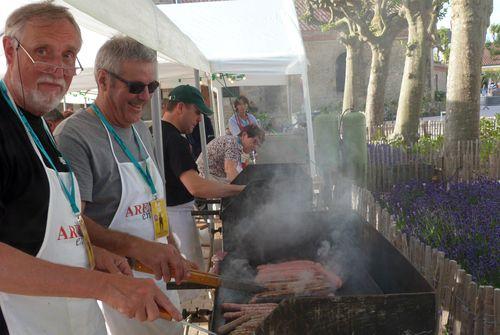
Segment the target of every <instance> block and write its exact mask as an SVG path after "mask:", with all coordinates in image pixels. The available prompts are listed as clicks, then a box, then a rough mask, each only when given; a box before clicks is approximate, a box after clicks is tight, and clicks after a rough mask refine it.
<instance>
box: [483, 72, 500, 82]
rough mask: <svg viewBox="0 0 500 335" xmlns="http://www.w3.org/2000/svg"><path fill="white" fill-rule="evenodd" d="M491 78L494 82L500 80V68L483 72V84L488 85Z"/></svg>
mask: <svg viewBox="0 0 500 335" xmlns="http://www.w3.org/2000/svg"><path fill="white" fill-rule="evenodd" d="M489 79H491V80H492V81H493V82H499V81H500V70H484V72H483V73H481V86H482V85H488V81H489Z"/></svg>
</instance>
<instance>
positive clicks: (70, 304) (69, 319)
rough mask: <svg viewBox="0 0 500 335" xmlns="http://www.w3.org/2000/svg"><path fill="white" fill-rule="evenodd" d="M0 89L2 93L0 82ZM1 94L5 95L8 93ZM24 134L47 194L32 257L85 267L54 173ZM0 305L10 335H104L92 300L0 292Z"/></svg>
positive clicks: (82, 247)
mask: <svg viewBox="0 0 500 335" xmlns="http://www.w3.org/2000/svg"><path fill="white" fill-rule="evenodd" d="M2 88H5V91H6V87H5V86H4V84H3V82H2ZM3 94H4V96H5V95H8V92H7V93H5V92H3ZM9 98H10V97H9ZM6 99H7V97H6ZM9 100H10V101H13V100H12V99H9ZM14 106H15V105H14ZM11 108H12V106H11ZM25 128H26V125H25ZM26 132H27V133H28V137H29V139H30V142H31V144H32V145H33V148H34V150H35V152H36V153H37V156H38V158H39V159H40V162H41V163H42V166H43V167H44V169H45V173H46V175H47V179H48V182H49V194H50V196H49V207H48V211H47V222H46V226H45V236H44V239H43V242H42V246H41V247H40V250H39V251H38V253H37V255H36V257H37V258H40V259H44V260H46V261H49V262H52V263H57V264H62V265H68V266H75V267H83V268H88V267H89V259H88V256H87V251H86V249H85V245H84V240H83V236H82V234H81V231H80V226H79V224H78V222H77V220H76V217H75V214H74V213H73V210H72V208H71V205H70V203H69V201H68V200H67V198H66V196H65V194H64V193H63V190H62V188H61V185H60V182H59V179H58V176H57V172H56V171H54V170H52V169H49V168H47V167H46V166H45V163H44V161H43V159H42V156H41V153H40V151H39V150H38V148H37V146H36V144H35V143H34V141H33V138H32V137H31V135H30V134H29V132H28V130H27V129H26ZM59 177H60V178H61V179H62V181H63V182H64V184H65V185H70V179H73V180H75V178H74V175H73V178H71V176H70V172H59ZM74 187H75V201H76V203H77V204H79V203H80V192H79V189H78V183H77V182H76V180H75V182H74ZM32 191H33V192H37V190H32ZM0 306H1V308H2V312H3V314H4V318H5V321H6V323H7V327H8V329H9V333H10V335H31V334H33V335H39V334H47V335H54V334H72V335H80V334H81V335H89V334H94V335H101V334H106V327H105V324H104V319H103V317H102V314H101V311H100V309H99V306H98V305H97V301H96V300H94V299H78V298H62V297H34V296H25V295H18V294H7V293H2V292H0Z"/></svg>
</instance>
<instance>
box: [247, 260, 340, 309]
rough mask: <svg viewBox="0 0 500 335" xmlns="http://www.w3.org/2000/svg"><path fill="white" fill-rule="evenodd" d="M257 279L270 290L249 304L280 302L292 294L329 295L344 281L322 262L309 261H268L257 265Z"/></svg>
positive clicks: (257, 296) (258, 295) (256, 296)
mask: <svg viewBox="0 0 500 335" xmlns="http://www.w3.org/2000/svg"><path fill="white" fill-rule="evenodd" d="M257 271H258V273H257V276H256V277H255V281H256V282H257V283H259V284H261V285H263V286H265V287H267V288H268V289H269V290H268V291H265V292H261V293H258V294H256V295H255V296H254V297H253V298H252V299H251V300H250V303H265V302H279V301H281V300H282V299H284V298H286V297H288V296H290V295H295V296H326V295H330V294H333V292H335V290H336V289H338V288H339V287H340V286H342V280H341V279H340V277H339V276H337V275H336V274H335V273H333V272H331V271H329V270H327V269H325V268H324V267H323V265H321V264H320V263H315V262H313V261H308V260H300V261H290V262H284V263H277V264H265V265H260V266H258V267H257Z"/></svg>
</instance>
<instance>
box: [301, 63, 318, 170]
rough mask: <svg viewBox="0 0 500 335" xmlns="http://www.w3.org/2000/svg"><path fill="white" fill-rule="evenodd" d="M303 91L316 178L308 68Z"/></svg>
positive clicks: (305, 71)
mask: <svg viewBox="0 0 500 335" xmlns="http://www.w3.org/2000/svg"><path fill="white" fill-rule="evenodd" d="M302 91H303V94H304V109H305V113H306V122H307V146H308V148H309V166H310V169H311V177H313V178H314V177H315V176H316V169H315V162H316V160H315V157H314V134H313V126H312V114H311V97H310V96H309V81H308V78H307V66H306V67H305V69H304V71H303V73H302Z"/></svg>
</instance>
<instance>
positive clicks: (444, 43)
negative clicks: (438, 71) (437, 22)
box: [435, 28, 451, 64]
mask: <svg viewBox="0 0 500 335" xmlns="http://www.w3.org/2000/svg"><path fill="white" fill-rule="evenodd" d="M437 38H438V41H437V42H438V44H437V45H436V48H437V50H438V54H437V59H435V60H436V61H442V62H443V63H444V64H448V61H449V59H450V44H451V30H450V29H448V28H439V29H438V31H437Z"/></svg>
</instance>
